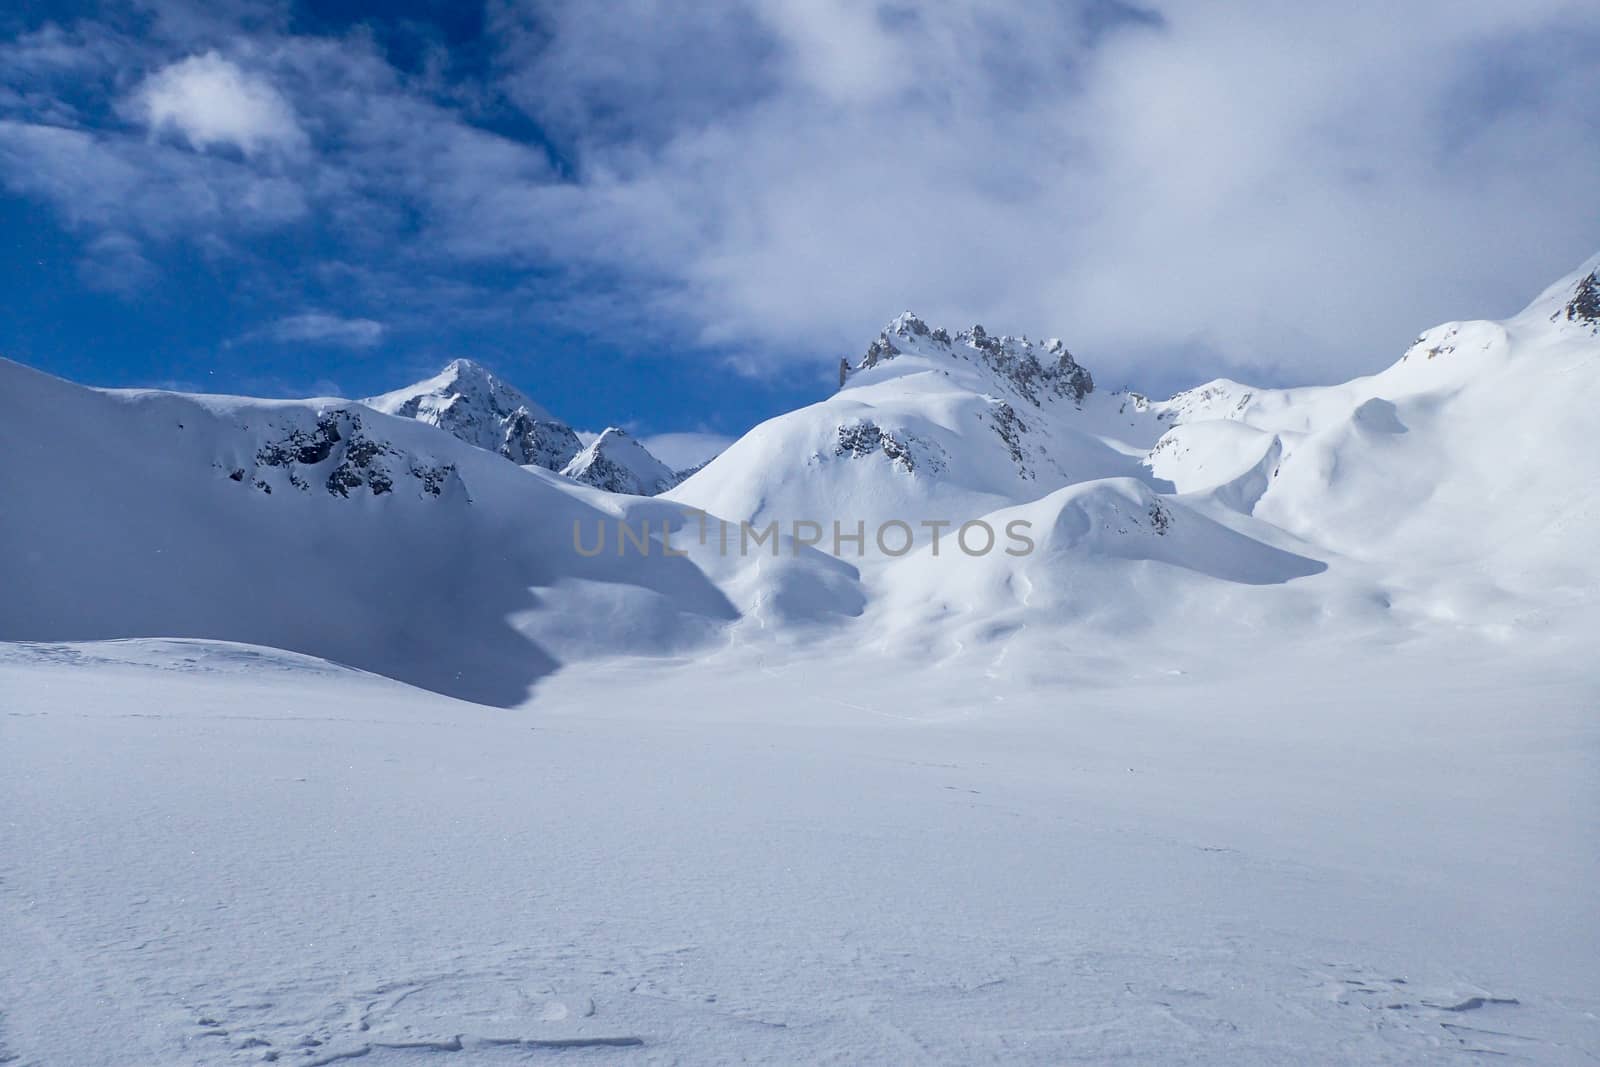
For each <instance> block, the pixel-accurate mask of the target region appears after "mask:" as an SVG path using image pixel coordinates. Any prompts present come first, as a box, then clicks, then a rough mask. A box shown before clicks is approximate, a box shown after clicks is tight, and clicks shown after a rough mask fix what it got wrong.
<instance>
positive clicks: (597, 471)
mask: <svg viewBox="0 0 1600 1067" xmlns="http://www.w3.org/2000/svg"><path fill="white" fill-rule="evenodd" d="M561 473H562V474H564V475H565V476H566V477H568V478H571V479H573V480H574V481H578V482H582V483H583V484H584V485H592V486H594V487H595V488H596V489H604V490H605V491H606V492H608V493H627V494H630V495H632V496H655V495H656V494H657V493H664V492H666V491H667V490H668V489H671V488H672V487H673V486H674V485H677V484H678V476H677V475H676V474H675V473H674V472H673V470H672V468H670V467H668V466H667V465H666V464H665V463H662V462H661V461H660V460H659V459H657V458H656V457H655V456H653V455H651V454H650V450H649V449H647V448H645V447H644V445H642V444H640V443H639V442H638V440H636V439H635V438H633V437H632V436H630V435H629V434H628V433H627V431H625V430H619V429H617V428H616V427H614V426H613V427H611V428H610V429H608V430H606V431H605V432H604V433H602V434H601V435H600V436H599V437H596V438H595V439H594V440H593V441H591V442H589V444H588V446H587V447H585V448H584V450H583V451H582V452H579V453H578V454H577V455H576V456H574V457H573V458H572V459H571V461H569V462H568V463H567V464H566V466H564V467H563V468H562V469H561Z"/></svg>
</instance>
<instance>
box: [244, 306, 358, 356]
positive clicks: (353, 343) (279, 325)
mask: <svg viewBox="0 0 1600 1067" xmlns="http://www.w3.org/2000/svg"><path fill="white" fill-rule="evenodd" d="M384 333H385V330H384V325H383V323H381V322H375V321H373V320H372V319H358V318H343V317H341V316H339V315H330V314H328V313H326V312H321V311H307V312H303V313H301V314H299V315H289V316H286V317H284V318H281V319H278V320H277V321H276V322H273V323H272V324H270V325H269V326H267V327H265V328H264V329H262V330H259V331H255V332H254V333H252V334H251V335H250V337H251V338H256V337H264V338H267V339H269V340H273V341H279V342H283V343H286V344H320V345H337V346H339V347H342V348H371V347H373V346H374V345H377V344H381V343H382V342H383V335H384Z"/></svg>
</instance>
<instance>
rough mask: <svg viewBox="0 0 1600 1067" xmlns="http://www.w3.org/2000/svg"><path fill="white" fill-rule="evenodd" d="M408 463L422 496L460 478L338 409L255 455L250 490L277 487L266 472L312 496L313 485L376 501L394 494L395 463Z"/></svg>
mask: <svg viewBox="0 0 1600 1067" xmlns="http://www.w3.org/2000/svg"><path fill="white" fill-rule="evenodd" d="M400 461H403V462H404V464H405V471H406V474H407V475H408V476H409V477H411V478H413V479H415V480H416V481H417V483H418V488H419V490H420V491H421V492H424V493H427V494H429V495H431V496H439V495H440V494H441V493H442V492H443V490H444V486H445V484H446V482H447V481H448V480H449V478H450V476H451V475H452V474H454V473H455V467H454V466H453V465H451V464H442V465H434V464H428V463H425V462H424V461H422V460H420V459H417V458H416V457H412V456H407V455H406V454H404V453H402V452H401V451H400V450H398V449H396V448H395V447H394V446H393V445H391V444H388V443H387V442H383V441H377V440H374V439H373V438H371V437H369V436H367V434H366V432H365V430H364V428H363V426H362V422H361V415H360V413H359V412H357V411H355V410H353V409H351V408H333V409H331V410H329V411H324V412H322V413H320V414H319V415H318V416H317V421H316V423H315V424H314V425H313V426H311V427H310V428H309V429H308V428H305V427H301V426H294V427H290V428H289V429H288V430H286V431H285V432H283V433H282V435H281V436H278V437H276V438H274V439H272V440H269V441H267V442H266V443H265V444H263V445H262V446H261V447H260V448H258V449H257V450H256V455H255V466H256V476H254V477H252V479H251V484H252V485H253V486H254V487H255V488H257V489H260V490H261V491H262V492H264V493H271V492H272V486H271V484H270V483H269V482H268V481H267V479H266V478H264V477H261V476H260V474H261V468H269V469H277V470H281V471H283V474H284V477H285V478H286V479H287V480H288V482H289V484H290V485H292V486H294V487H295V488H296V489H299V490H301V491H302V492H310V491H311V486H312V483H313V482H314V481H321V483H322V485H323V488H324V489H326V490H327V491H328V493H330V494H331V495H334V496H341V497H346V498H348V497H349V496H350V494H351V492H352V491H355V490H359V489H362V488H365V489H367V490H369V491H370V492H371V493H372V495H373V496H382V495H383V494H385V493H390V492H393V491H394V488H395V476H394V474H393V472H392V471H391V470H390V463H391V462H400ZM228 478H229V479H230V480H232V481H235V482H243V481H244V480H245V478H246V471H245V470H244V468H242V467H235V468H233V469H231V470H230V471H229V472H228Z"/></svg>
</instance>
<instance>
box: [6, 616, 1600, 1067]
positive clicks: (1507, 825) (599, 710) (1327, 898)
mask: <svg viewBox="0 0 1600 1067" xmlns="http://www.w3.org/2000/svg"><path fill="white" fill-rule="evenodd" d="M1255 652H1256V650H1253V649H1246V650H1239V651H1238V652H1237V653H1236V654H1234V655H1232V656H1230V657H1227V662H1226V664H1225V665H1224V664H1219V663H1217V662H1215V660H1216V658H1217V657H1213V662H1212V663H1210V664H1208V665H1207V666H1205V667H1204V668H1203V669H1200V670H1197V671H1196V672H1195V673H1192V674H1178V673H1174V668H1173V667H1172V665H1171V663H1170V662H1169V661H1165V660H1162V659H1158V658H1152V659H1149V660H1147V661H1144V662H1141V659H1140V657H1138V656H1136V655H1129V656H1128V657H1127V658H1126V659H1124V660H1123V661H1121V662H1120V663H1117V664H1109V663H1105V662H1098V661H1091V660H1086V659H1082V658H1080V657H1077V656H1075V655H1073V654H1071V653H1068V654H1066V655H1062V656H1058V657H1057V658H1056V659H1055V660H1054V661H1044V662H1036V663H1035V665H1034V670H1035V671H1040V672H1048V673H1052V674H1054V675H1055V677H1054V678H1052V679H1051V683H1052V684H1050V685H1048V686H1044V685H1041V684H1039V680H1038V679H1034V678H1029V677H1028V676H1027V675H1026V674H1023V673H1019V674H1016V675H1012V676H1000V677H987V678H986V677H983V676H981V675H977V674H975V673H973V672H970V671H967V670H964V669H959V668H958V669H951V668H950V667H948V666H942V665H940V664H937V663H928V662H926V661H923V662H922V663H921V664H920V665H919V666H918V668H917V669H916V670H906V671H900V670H890V669H887V668H890V667H891V666H892V664H891V663H888V662H884V661H881V660H874V659H870V658H868V659H861V658H858V659H855V660H847V659H845V660H841V659H835V658H832V657H819V656H812V655H805V654H790V655H785V656H783V657H768V658H765V659H761V660H756V661H754V662H752V661H751V660H749V659H747V658H746V655H747V654H740V653H735V652H730V653H724V654H720V655H718V656H714V657H711V658H709V659H706V660H703V661H700V662H699V663H698V664H697V666H696V667H695V669H693V670H689V669H686V668H682V667H671V666H663V665H653V664H650V663H645V662H637V661H634V662H618V663H615V664H612V665H609V666H602V667H599V668H597V669H595V670H593V671H585V672H576V671H574V672H566V673H563V674H562V675H559V676H557V677H556V678H555V679H552V681H551V683H550V684H549V686H548V687H547V688H546V689H545V690H543V691H542V693H541V698H540V701H539V703H538V704H537V705H535V706H534V707H532V708H530V709H525V710H521V711H515V712H506V711H497V710H493V709H487V708H483V707H480V706H474V705H467V704H462V703H457V702H453V701H450V700H449V699H447V698H443V697H438V696H434V695H430V694H426V693H423V692H421V691H419V690H414V689H409V688H406V687H403V686H399V685H397V684H395V683H392V682H389V681H387V680H384V679H380V678H376V677H373V676H369V675H361V674H356V673H353V672H349V671H342V670H337V669H333V668H330V667H327V666H325V665H322V664H320V663H317V662H315V661H313V662H306V661H303V660H299V659H296V658H293V657H288V656H285V655H282V654H278V653H273V652H270V651H267V650H262V649H251V648H245V647H241V646H225V645H217V644H214V643H209V642H154V641H136V642H111V643H98V644H87V645H83V644H77V645H40V644H19V645H13V646H10V648H9V650H7V651H6V652H5V655H4V660H3V662H0V692H4V693H6V694H7V699H6V714H5V716H4V718H3V719H0V730H3V737H4V744H3V745H0V811H4V812H5V813H6V818H5V822H4V824H3V825H4V826H5V837H6V847H5V849H4V851H3V853H0V939H3V942H4V944H6V945H7V946H8V951H7V952H5V953H0V1015H3V1017H0V1048H3V1049H4V1050H5V1052H6V1053H9V1054H10V1055H11V1056H14V1057H18V1058H19V1059H20V1061H21V1062H24V1063H47V1064H57V1063H59V1064H75V1065H88V1064H99V1063H107V1064H113V1063H115V1064H125V1063H130V1062H137V1063H230V1062H241V1063H256V1062H263V1061H265V1060H267V1059H268V1057H270V1056H273V1055H274V1054H275V1055H276V1056H277V1057H278V1058H277V1061H276V1062H279V1063H304V1064H312V1063H325V1062H330V1061H333V1062H337V1061H338V1060H339V1059H341V1058H344V1057H351V1056H358V1055H364V1057H365V1058H364V1060H363V1062H367V1063H376V1064H417V1063H431V1062H445V1063H448V1062H453V1061H454V1060H455V1059H457V1058H459V1059H460V1060H461V1061H462V1062H485V1063H499V1062H506V1063H514V1062H527V1061H528V1060H529V1059H536V1058H538V1057H541V1056H543V1055H546V1054H548V1052H549V1051H550V1050H551V1049H552V1048H555V1047H566V1048H568V1049H569V1050H570V1053H571V1054H572V1055H575V1056H577V1057H578V1058H580V1059H582V1060H585V1061H586V1060H587V1059H589V1058H591V1057H593V1058H600V1057H601V1056H605V1057H610V1058H616V1057H621V1058H624V1059H626V1061H627V1062H641V1063H676V1062H693V1063H735V1062H749V1061H752V1060H753V1061H759V1062H855V1063H860V1062H873V1063H880V1062H908V1061H911V1062H948V1063H955V1062H960V1063H977V1062H1037V1063H1059V1062H1064V1061H1066V1060H1073V1059H1076V1060H1084V1061H1089V1062H1104V1061H1107V1060H1111V1059H1125V1060H1133V1061H1137V1062H1173V1061H1177V1060H1182V1061H1185V1062H1195V1063H1219V1064H1241V1063H1263V1064H1275V1063H1284V1062H1330V1063H1331V1062H1341V1063H1352V1062H1359V1063H1431V1062H1437V1061H1438V1060H1439V1059H1440V1058H1441V1057H1445V1056H1449V1055H1451V1054H1455V1055H1457V1056H1462V1057H1465V1056H1467V1055H1472V1054H1488V1053H1500V1054H1502V1055H1503V1056H1505V1057H1507V1058H1509V1060H1510V1062H1537V1063H1582V1062H1590V1061H1591V1060H1592V1057H1593V1055H1594V1054H1595V1052H1596V1051H1597V1050H1600V1032H1597V1024H1596V1022H1595V1019H1596V1014H1597V1013H1600V995H1597V992H1596V991H1597V989H1600V983H1597V978H1600V966H1597V963H1596V961H1597V960H1600V952H1597V949H1600V937H1597V934H1600V929H1597V927H1600V921H1597V916H1596V914H1595V911H1594V908H1593V886H1594V884H1595V879H1596V876H1597V875H1600V845H1597V841H1600V837H1597V836H1596V835H1595V834H1594V832H1593V830H1594V807H1593V803H1592V798H1593V783H1594V781H1595V780H1596V773H1597V771H1600V765H1597V759H1596V757H1597V755H1600V746H1597V744H1596V740H1597V739H1596V735H1595V732H1594V723H1593V711H1594V707H1595V700H1594V698H1595V695H1596V694H1595V686H1594V678H1593V674H1592V671H1591V670H1589V669H1588V668H1587V667H1586V666H1585V665H1582V664H1578V663H1576V662H1574V661H1572V660H1570V659H1569V660H1566V661H1562V660H1561V659H1560V658H1559V657H1540V656H1537V655H1529V656H1525V657H1518V658H1514V659H1507V658H1505V657H1503V656H1489V655H1485V654H1484V652H1485V649H1484V648H1483V647H1482V646H1481V645H1478V644H1475V643H1472V642H1465V643H1462V644H1460V645H1458V646H1452V645H1451V644H1449V643H1445V644H1442V645H1440V646H1438V647H1436V648H1433V649H1431V650H1428V651H1427V652H1425V653H1421V652H1418V651H1416V650H1412V651H1411V652H1410V653H1404V654H1399V653H1391V652H1385V651H1382V650H1379V649H1373V650H1369V651H1368V652H1367V653H1366V654H1365V655H1364V656H1363V658H1362V660H1361V666H1362V669H1361V670H1360V671H1351V670H1349V669H1347V667H1346V665H1345V664H1341V663H1338V662H1335V661H1332V660H1330V659H1327V658H1324V657H1322V656H1320V655H1318V654H1317V652H1316V650H1307V652H1306V654H1304V655H1292V654H1285V652H1286V650H1282V649H1280V650H1278V651H1277V652H1276V653H1275V654H1274V655H1273V656H1271V657H1260V656H1258V655H1256V654H1255ZM602 1042H605V1043H609V1044H601V1043H602ZM618 1046H624V1047H618ZM584 1048H589V1049H591V1051H590V1052H588V1053H583V1052H581V1051H579V1050H581V1049H584ZM456 1050H460V1056H459V1057H457V1056H455V1055H453V1053H454V1052H455V1051H456Z"/></svg>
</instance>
